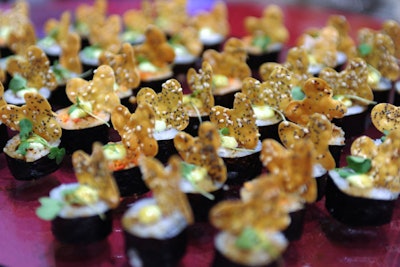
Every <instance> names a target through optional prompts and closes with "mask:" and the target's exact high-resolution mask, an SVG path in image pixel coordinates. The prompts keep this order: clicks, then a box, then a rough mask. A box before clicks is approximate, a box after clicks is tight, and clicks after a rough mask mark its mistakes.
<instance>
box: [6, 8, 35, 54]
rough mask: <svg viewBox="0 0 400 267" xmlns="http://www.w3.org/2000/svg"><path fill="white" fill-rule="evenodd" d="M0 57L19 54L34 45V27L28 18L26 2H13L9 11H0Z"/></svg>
mask: <svg viewBox="0 0 400 267" xmlns="http://www.w3.org/2000/svg"><path fill="white" fill-rule="evenodd" d="M0 29H1V30H0V56H1V58H6V57H9V56H11V55H13V54H21V53H23V52H24V51H25V50H26V48H27V47H28V46H30V45H34V44H35V43H36V33H35V27H34V26H33V24H32V22H31V21H30V18H29V5H28V3H27V2H26V1H17V2H15V3H14V4H13V5H12V6H11V8H10V9H8V10H2V11H0Z"/></svg>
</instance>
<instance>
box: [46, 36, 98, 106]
mask: <svg viewBox="0 0 400 267" xmlns="http://www.w3.org/2000/svg"><path fill="white" fill-rule="evenodd" d="M80 46H81V41H80V37H79V35H78V34H77V33H72V32H70V33H67V36H66V37H65V39H63V40H61V41H60V47H61V53H60V55H59V61H56V62H54V64H53V65H52V66H51V69H52V71H53V73H54V75H55V76H56V80H57V88H56V89H55V90H54V91H53V92H52V93H51V96H50V99H49V101H50V103H52V105H53V109H55V110H57V109H60V108H65V107H67V106H70V105H71V104H72V102H71V101H70V100H69V99H68V97H67V94H66V84H67V82H68V80H69V79H72V78H78V77H80V78H87V77H88V76H89V74H90V73H91V72H90V73H89V72H86V73H82V71H83V70H82V64H81V61H80V58H79V54H78V53H79V50H80Z"/></svg>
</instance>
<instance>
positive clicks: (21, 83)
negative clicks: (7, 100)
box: [8, 74, 27, 93]
mask: <svg viewBox="0 0 400 267" xmlns="http://www.w3.org/2000/svg"><path fill="white" fill-rule="evenodd" d="M8 87H9V88H10V89H11V90H12V91H13V92H14V93H16V92H18V91H20V90H23V89H26V88H27V81H26V79H25V78H24V77H22V76H21V75H19V74H15V75H14V77H12V79H11V80H10V83H9V85H8Z"/></svg>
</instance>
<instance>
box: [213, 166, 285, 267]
mask: <svg viewBox="0 0 400 267" xmlns="http://www.w3.org/2000/svg"><path fill="white" fill-rule="evenodd" d="M265 176H266V177H265V178H266V179H263V180H259V181H260V182H262V184H261V183H258V184H257V185H256V187H253V186H252V185H255V184H254V183H253V181H252V184H248V187H247V188H246V189H245V191H246V192H243V191H242V192H241V193H243V194H242V199H241V200H226V201H222V202H220V203H218V204H217V205H216V206H214V207H213V208H212V209H211V212H210V222H211V224H212V225H213V226H214V227H215V228H217V229H218V230H219V232H218V233H217V234H216V235H215V238H214V258H213V262H212V266H215V267H217V266H232V267H234V266H235V267H238V266H268V267H270V266H280V265H281V263H282V262H281V261H282V254H283V253H284V251H285V250H286V247H287V245H288V241H287V239H286V238H285V236H284V234H282V231H283V230H284V229H286V228H287V227H288V225H289V223H290V217H289V216H288V213H287V205H288V203H293V200H292V197H291V196H290V195H284V194H280V191H279V189H278V190H277V188H276V186H273V185H271V183H268V181H273V180H274V177H273V176H274V175H272V174H270V175H267V174H265ZM267 176H268V177H267ZM255 181H258V179H257V180H254V182H255Z"/></svg>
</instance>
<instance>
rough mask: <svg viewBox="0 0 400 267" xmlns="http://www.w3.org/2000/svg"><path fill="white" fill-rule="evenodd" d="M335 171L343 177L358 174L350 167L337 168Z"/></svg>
mask: <svg viewBox="0 0 400 267" xmlns="http://www.w3.org/2000/svg"><path fill="white" fill-rule="evenodd" d="M335 171H336V172H337V173H338V174H339V175H340V177H342V178H347V177H349V176H351V175H354V174H356V172H355V171H354V170H353V169H350V168H348V167H345V168H337V169H335Z"/></svg>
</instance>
